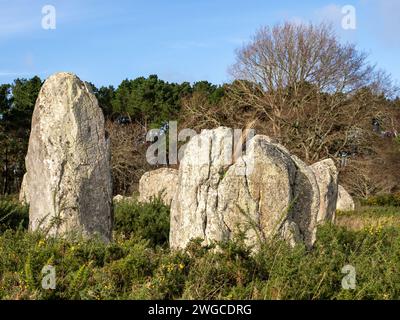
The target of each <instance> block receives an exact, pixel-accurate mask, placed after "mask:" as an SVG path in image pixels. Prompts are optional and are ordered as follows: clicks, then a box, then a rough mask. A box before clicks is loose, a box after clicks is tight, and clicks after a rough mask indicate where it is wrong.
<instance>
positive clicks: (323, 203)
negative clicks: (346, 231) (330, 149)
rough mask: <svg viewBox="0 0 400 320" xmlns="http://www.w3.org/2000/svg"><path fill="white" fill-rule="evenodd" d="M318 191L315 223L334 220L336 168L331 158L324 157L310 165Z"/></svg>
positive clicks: (336, 195) (336, 193)
mask: <svg viewBox="0 0 400 320" xmlns="http://www.w3.org/2000/svg"><path fill="white" fill-rule="evenodd" d="M310 168H311V169H312V170H313V172H314V174H315V177H316V179H317V183H318V186H319V192H320V206H319V212H318V218H317V223H318V224H320V223H324V222H334V220H335V212H336V202H337V197H338V174H339V172H338V170H337V168H336V165H335V162H334V161H333V160H332V159H325V160H322V161H319V162H316V163H314V164H312V165H311V166H310Z"/></svg>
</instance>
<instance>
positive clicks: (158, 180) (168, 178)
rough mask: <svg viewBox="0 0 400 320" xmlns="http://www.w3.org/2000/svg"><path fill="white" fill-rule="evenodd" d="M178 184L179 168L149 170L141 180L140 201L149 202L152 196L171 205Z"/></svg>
mask: <svg viewBox="0 0 400 320" xmlns="http://www.w3.org/2000/svg"><path fill="white" fill-rule="evenodd" d="M177 186H178V170H176V169H171V168H160V169H157V170H153V171H148V172H146V173H145V174H143V176H142V177H141V178H140V181H139V194H140V196H139V201H141V202H149V201H150V200H151V199H152V198H155V197H160V199H161V200H162V201H163V202H164V203H165V204H166V205H167V206H170V205H171V202H172V199H173V197H174V195H175V192H176V189H177Z"/></svg>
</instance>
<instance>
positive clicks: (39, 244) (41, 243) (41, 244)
mask: <svg viewBox="0 0 400 320" xmlns="http://www.w3.org/2000/svg"><path fill="white" fill-rule="evenodd" d="M45 243H46V242H45V241H44V240H43V239H42V240H40V241H39V242H38V246H39V247H41V246H43V245H45Z"/></svg>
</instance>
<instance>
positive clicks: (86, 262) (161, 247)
mask: <svg viewBox="0 0 400 320" xmlns="http://www.w3.org/2000/svg"><path fill="white" fill-rule="evenodd" d="M396 208H397V207H388V208H383V207H376V208H375V209H374V208H372V207H371V208H370V209H368V208H363V209H362V210H363V212H355V213H353V214H350V213H345V214H339V217H338V222H339V224H342V225H343V224H344V225H346V224H347V225H348V226H347V228H346V227H342V226H333V225H326V226H323V227H321V228H320V229H319V231H318V241H317V243H316V245H315V247H314V249H313V250H312V251H307V250H306V248H305V247H303V246H300V245H299V246H297V247H295V248H294V249H291V248H290V247H288V246H287V245H286V244H285V243H283V242H280V241H273V242H272V243H270V244H268V245H264V246H263V247H262V248H261V250H260V252H259V253H257V254H251V252H250V251H249V249H247V248H246V247H245V246H244V245H243V239H241V240H237V241H235V242H229V243H221V244H220V245H221V247H222V249H221V250H213V248H211V247H208V248H202V247H201V246H200V243H199V242H198V241H192V243H191V244H190V245H189V247H188V248H187V250H186V251H177V252H171V251H170V250H169V249H168V244H167V239H168V232H169V222H168V221H169V209H168V208H167V207H165V206H164V205H162V203H161V202H160V201H158V200H154V201H153V202H152V203H150V204H138V203H136V202H134V203H126V202H125V203H120V204H118V205H117V206H116V208H115V230H116V231H115V237H114V238H115V241H114V242H113V243H110V244H103V243H101V242H99V241H96V240H83V239H80V240H77V239H75V240H72V239H70V240H65V239H64V240H63V239H55V238H46V237H45V234H43V233H37V232H35V233H30V232H27V231H26V227H27V220H28V218H27V208H26V207H22V206H20V205H18V204H17V202H16V201H15V200H13V199H10V198H8V199H3V200H1V201H0V232H1V235H0V298H1V299H399V298H400V273H399V270H400V227H399V224H397V225H396V224H393V221H396V219H397V221H398V217H399V215H400V210H398V209H396ZM367 212H369V213H367ZM368 215H380V216H381V218H382V219H383V220H382V221H386V222H387V224H385V223H384V222H383V223H379V224H374V225H367V224H366V225H364V226H360V225H362V223H363V222H366V221H367V220H363V217H364V218H365V217H368ZM352 217H353V218H352ZM385 218H386V220H385ZM346 219H347V220H346ZM360 219H361V220H360ZM351 221H353V223H352V222H351ZM355 222H357V223H355ZM353 224H355V228H354V229H356V230H349V226H350V227H351V226H352V225H353ZM348 264H350V265H352V266H354V267H355V270H356V288H355V289H354V290H345V289H343V288H342V279H343V277H344V276H345V275H346V274H343V273H342V268H343V267H344V266H345V265H348ZM45 265H51V266H54V267H55V270H56V288H55V289H54V290H51V289H47V290H46V289H43V288H42V284H41V283H42V279H43V276H44V275H43V274H42V273H41V271H42V268H43V267H44V266H45Z"/></svg>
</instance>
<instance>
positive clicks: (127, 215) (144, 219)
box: [114, 198, 169, 246]
mask: <svg viewBox="0 0 400 320" xmlns="http://www.w3.org/2000/svg"><path fill="white" fill-rule="evenodd" d="M114 230H115V231H116V232H117V233H121V234H123V235H124V236H126V237H129V236H130V235H132V234H135V235H137V236H139V237H142V238H143V239H147V240H149V242H150V244H151V245H152V246H156V245H164V246H165V245H167V244H168V238H169V208H168V207H167V206H165V205H164V204H163V202H162V201H161V200H160V198H153V199H152V200H151V202H149V203H140V202H138V201H136V200H124V201H120V202H118V203H116V204H115V205H114Z"/></svg>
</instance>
